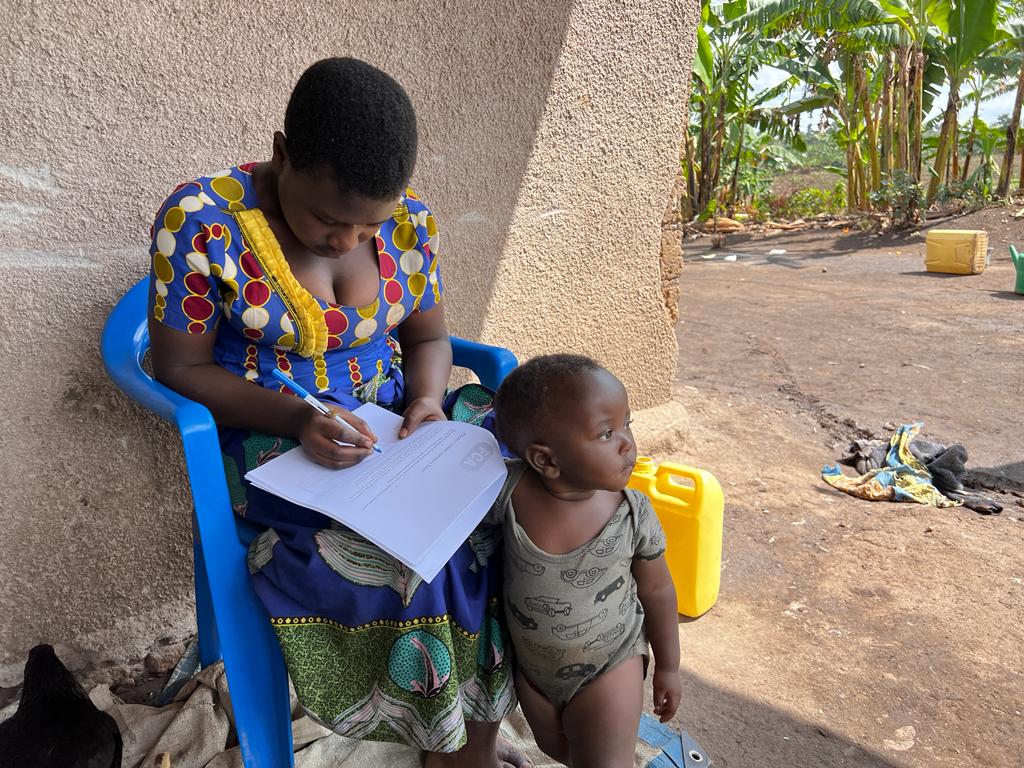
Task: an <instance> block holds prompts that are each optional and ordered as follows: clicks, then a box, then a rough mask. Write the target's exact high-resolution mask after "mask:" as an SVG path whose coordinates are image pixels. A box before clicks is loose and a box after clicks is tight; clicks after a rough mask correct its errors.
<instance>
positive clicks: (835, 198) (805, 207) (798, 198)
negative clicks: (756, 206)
mask: <svg viewBox="0 0 1024 768" xmlns="http://www.w3.org/2000/svg"><path fill="white" fill-rule="evenodd" d="M769 205H770V208H771V212H772V215H773V216H774V217H775V218H778V219H804V218H810V217H812V216H818V215H820V214H826V215H835V214H838V213H842V212H843V211H844V210H845V208H846V185H845V184H843V182H841V181H840V182H837V183H836V185H835V186H834V187H833V188H832V189H830V190H829V189H820V188H818V187H807V188H806V189H801V190H798V191H796V192H794V193H792V194H791V195H777V196H775V197H773V198H771V199H770V201H769Z"/></svg>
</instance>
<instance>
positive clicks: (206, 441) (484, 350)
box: [100, 277, 516, 768]
mask: <svg viewBox="0 0 1024 768" xmlns="http://www.w3.org/2000/svg"><path fill="white" fill-rule="evenodd" d="M148 293H149V278H148V277H147V278H143V279H142V280H140V281H139V282H138V283H136V284H135V285H134V286H133V287H132V288H131V289H130V290H129V291H128V292H127V293H126V294H125V295H124V296H123V297H122V298H121V300H120V301H118V302H117V304H116V305H115V306H114V309H113V310H112V311H111V313H110V316H109V317H108V318H107V322H106V324H105V325H104V327H103V337H102V340H101V343H100V348H101V352H102V355H103V363H104V365H105V366H106V369H107V373H108V374H109V375H110V378H111V379H113V381H114V383H115V384H117V386H118V387H120V388H121V390H123V391H124V393H125V394H127V395H128V396H129V397H130V398H131V399H132V400H134V401H136V402H137V403H139V404H140V405H142V406H143V407H145V408H147V409H148V410H150V411H153V412H154V413H155V414H157V415H158V416H160V417H161V418H163V419H166V420H167V421H169V422H171V423H172V424H174V425H175V426H176V427H177V428H178V431H179V432H180V434H181V442H182V445H183V447H184V452H185V464H186V467H187V469H188V477H189V484H190V486H191V489H192V501H193V506H194V514H193V516H192V534H193V555H194V560H195V562H194V571H195V591H196V625H197V628H198V632H199V658H200V662H201V663H202V665H203V666H204V667H205V666H206V665H208V664H212V663H214V662H216V661H218V660H219V659H222V658H223V660H224V670H225V673H226V675H227V681H228V687H229V689H230V692H231V703H232V707H233V708H234V713H235V723H236V727H237V730H238V742H239V746H240V747H241V752H242V760H243V762H244V764H245V766H246V768H284V766H292V765H294V760H293V756H292V734H291V712H290V711H289V706H288V678H287V674H286V672H285V666H284V659H283V658H282V656H281V650H280V648H279V646H278V644H277V638H276V636H275V635H274V632H273V630H272V629H271V626H270V621H269V619H268V618H267V613H266V611H265V610H264V608H263V604H262V603H260V601H259V599H258V598H257V597H256V593H255V592H254V591H253V589H252V586H251V585H250V582H249V571H248V569H247V567H246V563H245V555H246V548H247V545H248V542H249V541H250V540H251V539H252V537H253V536H254V535H255V533H256V529H255V528H253V527H252V526H250V525H248V524H246V523H245V522H244V521H242V520H240V519H238V518H236V517H235V515H234V513H233V512H232V510H231V504H230V501H229V496H228V489H227V483H226V481H225V479H224V473H223V471H221V469H222V466H223V463H222V460H221V454H220V444H219V442H218V440H217V428H216V425H215V424H214V422H213V417H212V416H211V415H210V412H209V411H208V410H207V409H206V407H205V406H202V405H200V404H199V403H195V402H193V401H191V400H189V399H187V398H185V397H182V396H181V395H179V394H177V393H176V392H173V391H171V390H170V389H168V388H167V387H165V386H163V385H162V384H160V383H159V382H158V381H156V380H155V379H153V377H152V376H150V375H149V374H148V373H146V371H145V370H143V368H142V358H143V356H144V355H145V353H146V350H147V349H148V348H149V328H148V325H147V319H146V310H147V302H148V298H149V295H148ZM452 354H453V358H454V363H455V365H456V366H459V367H463V368H469V369H471V370H472V371H473V372H474V373H476V375H477V377H478V378H479V379H480V382H481V383H482V384H483V385H484V386H487V387H490V388H491V389H496V388H497V387H498V385H499V384H500V383H501V381H502V379H504V378H505V376H506V375H508V373H509V371H511V370H512V369H513V368H515V367H516V358H515V355H513V354H512V353H511V352H509V351H508V350H507V349H501V348H499V347H492V346H488V345H486V344H478V343H476V342H472V341H466V340H465V339H460V338H457V337H454V336H453V337H452Z"/></svg>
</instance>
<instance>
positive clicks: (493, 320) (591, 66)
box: [483, 0, 699, 408]
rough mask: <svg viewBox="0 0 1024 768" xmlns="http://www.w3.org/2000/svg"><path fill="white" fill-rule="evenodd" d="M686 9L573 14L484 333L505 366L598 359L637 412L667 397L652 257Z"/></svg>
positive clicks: (668, 182) (692, 20) (670, 347)
mask: <svg viewBox="0 0 1024 768" xmlns="http://www.w3.org/2000/svg"><path fill="white" fill-rule="evenodd" d="M698 8H699V4H697V3H692V2H687V3H680V2H638V1H634V2H622V1H621V0H620V1H619V2H615V1H614V0H612V1H609V2H589V3H585V4H583V3H581V4H579V5H577V6H576V7H575V8H574V10H573V13H572V15H571V16H570V19H569V29H568V32H567V34H566V43H565V47H564V48H563V52H562V57H561V59H560V60H559V65H558V69H557V70H556V72H555V76H554V78H553V80H552V83H551V89H550V94H549V96H548V102H547V106H546V109H545V111H544V114H543V116H542V118H541V121H540V125H539V126H538V130H537V139H536V141H535V142H534V150H533V153H532V155H531V157H530V161H529V163H528V165H527V168H526V175H525V179H524V183H523V185H522V187H521V188H520V193H519V198H518V200H517V204H516V209H515V214H514V216H513V219H512V222H511V229H510V231H509V234H508V240H507V243H506V246H505V253H504V256H503V258H502V261H501V265H500V270H499V272H498V276H497V280H496V281H495V285H494V298H493V299H492V301H491V305H490V311H489V312H488V313H487V316H486V318H487V319H486V322H485V325H484V333H483V335H484V337H486V338H489V339H501V340H503V343H505V344H507V345H508V346H510V347H512V349H514V350H516V351H517V352H521V353H529V354H537V353H542V352H552V351H560V350H565V349H571V350H576V351H580V352H583V353H586V354H589V355H592V356H594V357H596V358H598V359H599V360H601V361H602V362H604V363H605V364H606V365H607V366H608V367H609V368H611V369H612V370H613V371H615V372H616V373H617V374H618V375H619V376H620V377H621V378H622V379H623V381H624V383H625V384H626V387H627V389H628V390H629V392H630V396H631V399H632V401H633V405H634V407H639V408H645V407H648V406H652V405H655V404H657V403H661V402H664V401H666V400H667V399H668V398H669V397H670V388H671V383H672V380H673V375H672V374H671V373H670V372H672V371H674V370H675V367H676V357H677V348H676V341H675V335H674V333H673V331H672V327H671V323H670V321H669V319H668V318H669V315H668V312H667V310H666V308H665V305H664V300H663V297H662V292H661V280H662V277H661V274H660V267H659V260H658V254H659V252H660V250H661V237H662V234H661V222H662V217H663V214H664V212H665V209H666V205H667V204H668V201H669V197H670V193H671V191H672V186H673V180H674V177H675V173H676V169H677V168H678V163H679V145H680V141H681V138H682V130H683V119H684V116H685V112H686V99H687V97H688V95H689V93H688V89H687V86H688V83H689V73H690V68H691V65H692V54H693V36H694V30H695V29H696V23H697V13H698Z"/></svg>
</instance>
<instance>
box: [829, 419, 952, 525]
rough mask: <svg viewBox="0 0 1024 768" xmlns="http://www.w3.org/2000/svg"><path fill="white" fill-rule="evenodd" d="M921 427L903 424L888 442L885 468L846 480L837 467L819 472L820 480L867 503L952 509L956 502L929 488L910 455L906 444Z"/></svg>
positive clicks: (927, 479)
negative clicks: (906, 503)
mask: <svg viewBox="0 0 1024 768" xmlns="http://www.w3.org/2000/svg"><path fill="white" fill-rule="evenodd" d="M922 426H923V424H922V423H921V422H916V423H914V424H904V425H903V426H901V427H900V428H899V429H897V430H896V432H895V434H893V436H892V438H891V439H890V440H889V451H888V453H887V454H886V456H885V466H883V467H879V468H878V469H872V470H871V471H870V472H868V473H866V474H863V475H861V476H860V477H848V476H847V475H844V474H843V473H842V471H841V470H840V469H839V465H838V464H833V465H831V466H826V467H824V468H822V470H821V479H822V480H824V481H825V482H826V483H828V484H829V485H831V486H832V487H833V488H836V489H837V490H840V491H842V492H843V493H848V494H850V495H851V496H856V497H857V498H858V499H867V500H868V501H914V502H917V503H918V504H928V505H930V506H933V507H956V506H959V505H960V502H958V501H953V500H952V499H948V498H946V497H945V496H944V495H942V493H941V492H940V491H939V489H938V488H936V487H935V486H934V485H932V476H931V473H930V472H928V470H927V469H926V468H925V466H924V464H922V463H921V462H920V461H918V460H917V458H915V457H914V455H913V454H912V453H911V452H910V443H911V441H912V440H913V439H914V438H915V437H917V433H918V432H920V431H921V427H922Z"/></svg>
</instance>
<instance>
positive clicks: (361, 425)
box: [296, 405, 377, 469]
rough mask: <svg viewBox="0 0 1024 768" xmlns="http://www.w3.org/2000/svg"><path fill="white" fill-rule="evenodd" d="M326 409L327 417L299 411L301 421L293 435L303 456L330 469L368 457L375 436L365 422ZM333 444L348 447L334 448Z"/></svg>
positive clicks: (309, 410) (341, 410)
mask: <svg viewBox="0 0 1024 768" xmlns="http://www.w3.org/2000/svg"><path fill="white" fill-rule="evenodd" d="M328 408H330V410H331V414H332V415H331V416H324V415H323V414H321V413H319V412H318V411H316V410H315V409H313V408H303V409H302V410H301V411H299V413H298V416H299V418H301V419H302V421H301V422H300V424H299V425H298V429H297V430H296V434H298V437H299V442H300V443H302V448H303V450H305V451H306V455H307V456H309V458H311V459H312V460H313V461H315V462H316V463H317V464H321V465H323V466H325V467H329V468H331V469H344V468H345V467H351V466H352V465H354V464H358V463H359V462H360V461H362V460H363V459H365V458H366V457H367V456H369V455H371V454H372V453H373V444H374V443H376V442H377V436H376V435H375V434H373V431H372V430H371V429H370V427H369V426H368V425H367V424H366V422H365V421H363V420H362V419H360V418H359V417H358V416H355V415H353V414H352V412H351V411H347V410H345V409H344V408H339V407H337V406H331V405H328ZM334 415H338V416H341V418H342V419H343V420H344V421H345V422H347V425H346V424H342V423H341V422H340V421H338V420H337V419H335V418H333V416H334ZM349 425H351V426H349ZM336 440H337V441H340V442H342V443H350V445H338V443H336V442H335V441H336Z"/></svg>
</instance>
